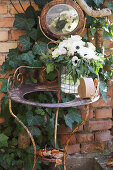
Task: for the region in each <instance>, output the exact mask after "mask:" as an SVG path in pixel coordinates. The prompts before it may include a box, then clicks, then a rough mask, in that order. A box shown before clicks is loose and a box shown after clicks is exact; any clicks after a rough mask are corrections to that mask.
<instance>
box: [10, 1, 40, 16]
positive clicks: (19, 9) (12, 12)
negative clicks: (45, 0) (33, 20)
mask: <svg viewBox="0 0 113 170" xmlns="http://www.w3.org/2000/svg"><path fill="white" fill-rule="evenodd" d="M29 5H30V4H29V3H26V4H24V3H22V6H23V8H24V10H26V9H27V8H28V6H29ZM14 6H15V8H16V9H17V10H18V12H19V13H23V10H22V8H21V6H20V5H19V3H18V4H14ZM32 6H33V7H34V9H35V10H38V6H37V5H36V4H33V3H32ZM10 14H17V11H16V10H15V9H14V7H13V6H12V5H10Z"/></svg>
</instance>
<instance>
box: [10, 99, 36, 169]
mask: <svg viewBox="0 0 113 170" xmlns="http://www.w3.org/2000/svg"><path fill="white" fill-rule="evenodd" d="M9 111H10V114H11V115H12V116H13V117H14V118H15V119H16V120H17V121H18V122H19V123H20V124H21V125H22V126H23V128H24V129H25V130H26V132H27V133H28V135H29V137H30V138H31V141H32V144H33V147H34V164H33V168H32V170H35V166H36V161H37V160H36V144H35V141H34V138H33V137H32V135H31V133H30V131H29V130H28V128H27V127H26V126H25V125H24V124H23V123H22V121H21V120H20V119H19V118H18V117H17V116H16V115H15V114H14V113H13V111H12V105H11V100H10V99H9Z"/></svg>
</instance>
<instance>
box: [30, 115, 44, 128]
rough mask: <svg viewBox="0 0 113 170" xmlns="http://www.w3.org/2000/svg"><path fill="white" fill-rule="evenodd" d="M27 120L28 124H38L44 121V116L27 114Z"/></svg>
mask: <svg viewBox="0 0 113 170" xmlns="http://www.w3.org/2000/svg"><path fill="white" fill-rule="evenodd" d="M27 122H28V126H33V125H40V124H41V123H43V122H44V118H43V117H42V116H40V115H37V116H31V115H28V116H27Z"/></svg>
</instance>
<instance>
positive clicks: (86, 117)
mask: <svg viewBox="0 0 113 170" xmlns="http://www.w3.org/2000/svg"><path fill="white" fill-rule="evenodd" d="M88 115H89V105H86V115H85V119H84V120H83V121H82V122H81V123H80V124H78V125H77V127H76V128H75V129H74V130H73V131H72V132H71V134H70V136H69V138H68V139H67V141H66V145H65V146H64V170H66V152H67V148H68V144H69V141H70V139H71V137H72V135H73V134H74V133H75V132H76V131H77V130H78V128H79V127H80V126H82V125H83V124H84V123H85V122H86V121H87V119H88Z"/></svg>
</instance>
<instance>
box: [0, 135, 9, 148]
mask: <svg viewBox="0 0 113 170" xmlns="http://www.w3.org/2000/svg"><path fill="white" fill-rule="evenodd" d="M3 146H6V147H7V146H8V137H7V136H6V135H5V134H3V133H1V134H0V148H1V147H3Z"/></svg>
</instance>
